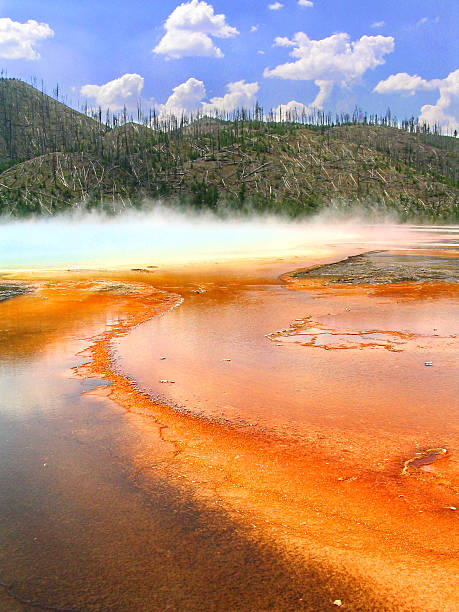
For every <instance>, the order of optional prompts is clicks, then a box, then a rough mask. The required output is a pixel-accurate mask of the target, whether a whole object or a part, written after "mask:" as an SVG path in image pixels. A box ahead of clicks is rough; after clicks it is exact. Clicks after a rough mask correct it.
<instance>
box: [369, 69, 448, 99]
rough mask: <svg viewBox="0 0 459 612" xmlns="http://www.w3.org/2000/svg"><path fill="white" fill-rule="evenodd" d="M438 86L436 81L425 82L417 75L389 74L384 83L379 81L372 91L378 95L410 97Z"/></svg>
mask: <svg viewBox="0 0 459 612" xmlns="http://www.w3.org/2000/svg"><path fill="white" fill-rule="evenodd" d="M438 85H439V80H438V79H434V80H432V81H426V80H425V79H422V78H421V77H420V76H418V75H417V74H415V75H409V74H408V73H407V72H398V73H397V74H391V75H390V77H388V78H387V79H385V80H384V81H379V83H378V84H377V85H376V87H375V88H374V89H373V91H374V92H375V93H379V94H390V93H405V94H407V95H409V96H412V95H414V94H415V93H416V91H417V90H418V89H436V88H437V87H438Z"/></svg>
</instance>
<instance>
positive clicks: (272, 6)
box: [268, 2, 284, 11]
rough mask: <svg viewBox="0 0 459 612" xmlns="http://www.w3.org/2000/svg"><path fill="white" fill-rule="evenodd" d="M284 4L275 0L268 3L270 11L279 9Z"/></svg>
mask: <svg viewBox="0 0 459 612" xmlns="http://www.w3.org/2000/svg"><path fill="white" fill-rule="evenodd" d="M283 6H284V5H283V4H281V3H280V2H273V3H272V4H268V8H269V10H270V11H278V10H279V9H281V8H282V7H283Z"/></svg>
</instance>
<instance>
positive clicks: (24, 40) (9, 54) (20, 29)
mask: <svg viewBox="0 0 459 612" xmlns="http://www.w3.org/2000/svg"><path fill="white" fill-rule="evenodd" d="M53 36H54V32H53V30H52V29H51V28H50V27H49V25H48V24H47V23H38V21H34V20H33V19H29V20H28V21H27V22H26V23H20V22H18V21H13V20H12V19H10V18H9V17H2V18H0V57H1V58H4V59H9V60H15V59H25V60H38V59H40V54H39V53H38V51H37V50H36V49H35V48H34V46H35V45H36V44H37V43H38V42H39V41H41V40H44V39H46V38H51V37H53Z"/></svg>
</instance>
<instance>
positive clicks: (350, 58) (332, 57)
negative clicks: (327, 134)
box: [263, 32, 394, 107]
mask: <svg viewBox="0 0 459 612" xmlns="http://www.w3.org/2000/svg"><path fill="white" fill-rule="evenodd" d="M274 44H275V46H277V47H291V48H292V50H291V52H290V56H291V57H293V58H294V61H293V62H287V63H286V64H280V65H279V66H277V67H276V68H273V69H272V70H270V69H269V68H266V69H265V71H264V73H263V74H264V76H265V77H277V78H280V79H292V80H304V81H312V80H313V81H315V83H316V85H318V86H319V88H320V92H319V96H320V97H319V98H316V100H315V101H314V104H315V105H316V106H318V107H322V105H323V103H324V101H325V99H326V98H327V97H328V95H329V94H330V93H331V91H332V89H333V87H334V85H341V86H347V85H349V84H350V83H351V82H352V81H354V80H356V79H359V78H360V77H361V76H362V75H363V74H364V73H365V72H366V71H367V70H370V69H374V68H376V67H377V66H380V65H381V64H384V62H385V60H384V56H385V55H386V54H388V53H391V52H392V51H393V50H394V39H393V38H392V37H391V36H362V37H361V38H360V39H359V40H356V41H355V42H351V41H350V37H349V34H346V33H340V34H333V35H332V36H329V37H327V38H323V39H321V40H311V39H310V38H309V37H308V36H307V34H305V33H304V32H297V33H296V34H295V35H294V36H293V38H292V39H289V38H286V37H277V38H276V39H275V41H274ZM319 104H320V106H319Z"/></svg>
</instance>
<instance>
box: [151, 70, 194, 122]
mask: <svg viewBox="0 0 459 612" xmlns="http://www.w3.org/2000/svg"><path fill="white" fill-rule="evenodd" d="M205 97H206V88H205V86H204V83H203V82H202V81H198V79H194V78H193V77H191V78H189V79H188V81H185V83H181V84H180V85H177V87H174V89H173V90H172V94H171V95H170V96H169V98H168V99H167V101H166V103H165V104H162V105H161V106H160V107H159V109H158V110H159V113H160V115H175V116H180V115H182V114H186V113H191V112H193V111H196V110H197V109H199V108H201V104H202V100H203V99H204V98H205Z"/></svg>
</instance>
